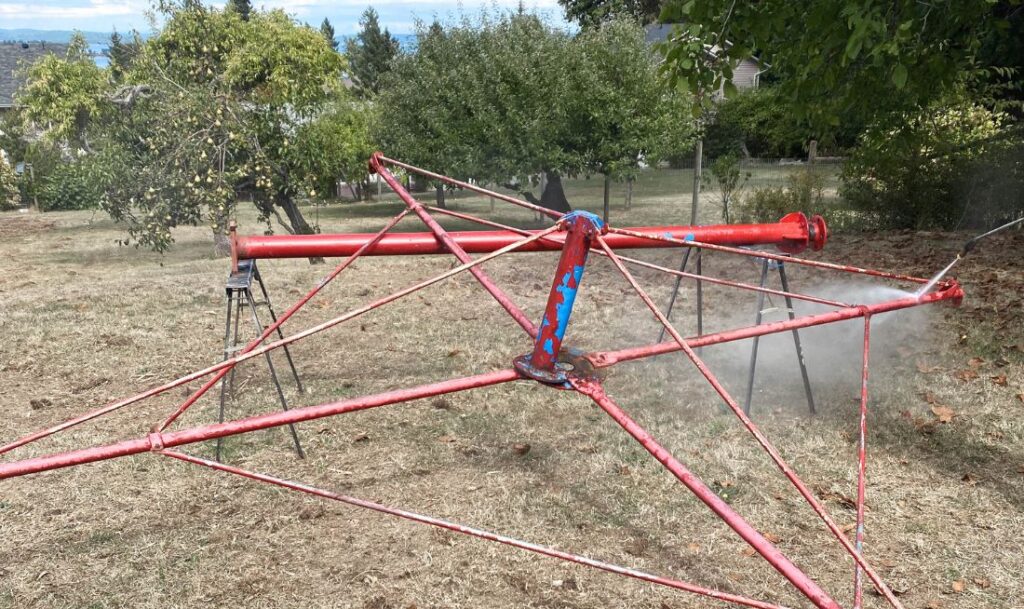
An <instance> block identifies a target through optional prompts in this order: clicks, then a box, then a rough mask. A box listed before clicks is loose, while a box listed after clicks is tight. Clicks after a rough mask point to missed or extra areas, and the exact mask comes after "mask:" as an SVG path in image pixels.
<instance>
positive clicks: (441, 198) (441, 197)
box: [435, 184, 446, 209]
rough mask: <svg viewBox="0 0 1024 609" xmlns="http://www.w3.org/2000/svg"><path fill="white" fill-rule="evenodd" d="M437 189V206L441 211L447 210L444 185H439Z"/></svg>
mask: <svg viewBox="0 0 1024 609" xmlns="http://www.w3.org/2000/svg"><path fill="white" fill-rule="evenodd" d="M435 188H436V189H437V206H438V207H440V208H441V209H446V208H445V204H444V185H443V184H438V185H437V186H435Z"/></svg>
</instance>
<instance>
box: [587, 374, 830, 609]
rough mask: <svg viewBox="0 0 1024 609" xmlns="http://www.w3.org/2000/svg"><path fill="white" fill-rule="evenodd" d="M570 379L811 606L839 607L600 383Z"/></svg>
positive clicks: (823, 608) (828, 608) (822, 608)
mask: <svg viewBox="0 0 1024 609" xmlns="http://www.w3.org/2000/svg"><path fill="white" fill-rule="evenodd" d="M570 382H571V383H572V386H573V387H574V388H575V389H576V390H577V391H579V392H580V393H582V394H583V395H586V396H587V397H589V398H590V399H592V400H593V401H594V403H595V404H597V405H598V406H599V407H600V408H601V410H604V411H605V412H606V413H608V416H610V417H611V418H612V419H614V420H615V422H616V423H618V424H619V425H620V426H621V427H622V428H623V429H624V430H626V433H628V434H629V435H631V436H633V439H635V440H636V441H637V442H639V443H640V445H641V446H643V447H644V448H645V449H646V450H647V452H649V453H651V456H653V457H654V458H655V459H657V460H658V462H659V463H661V464H662V465H664V466H665V469H667V470H668V471H670V472H672V475H674V476H675V477H676V478H677V479H678V480H679V481H680V482H681V483H683V485H684V486H686V488H688V489H690V492H692V493H693V494H694V495H696V496H697V498H698V499H700V500H701V501H702V502H704V504H705V505H707V506H708V507H709V508H711V511H713V512H714V513H715V514H716V515H718V517H719V518H721V519H722V521H723V522H725V524H727V525H729V527H730V528H731V529H732V530H734V531H736V534H737V535H739V536H740V537H741V538H743V540H744V541H746V542H747V543H748V544H750V546H751V547H752V548H754V549H755V550H756V551H757V553H758V554H760V555H761V556H763V557H764V559H765V560H767V561H768V562H769V563H770V564H771V565H772V566H773V567H775V569H776V570H777V571H778V572H779V573H781V574H782V576H783V577H785V578H786V579H788V580H789V581H790V583H792V584H793V585H794V586H795V587H796V588H797V589H798V590H800V592H802V593H803V594H804V596H806V597H807V598H808V599H810V601H811V602H812V603H814V604H815V606H817V607H819V608H820V609H840V607H839V604H838V603H837V602H835V601H834V600H832V598H831V597H830V596H829V595H828V594H827V593H826V592H825V591H824V590H822V589H821V588H820V587H819V586H818V585H817V584H816V583H814V580H812V579H811V578H809V577H807V575H806V574H805V573H804V572H803V571H801V570H800V569H799V568H798V567H797V566H796V565H794V564H793V563H792V562H790V560H789V559H788V558H787V557H786V555H785V554H783V553H782V552H780V551H779V549H778V548H776V547H775V546H774V545H773V544H772V542H770V541H768V540H767V539H765V537H764V535H762V534H761V533H760V532H759V531H758V530H757V529H755V528H754V527H752V526H750V524H749V523H748V522H747V521H746V520H744V519H743V517H742V516H740V515H739V514H737V513H736V511H735V510H733V509H732V507H730V506H729V504H728V503H726V502H725V501H724V500H723V499H722V498H721V497H719V496H718V495H717V494H715V492H714V491H712V490H711V489H710V488H708V487H707V485H706V484H704V482H703V481H702V480H701V479H700V478H699V477H697V476H695V475H694V474H693V472H691V471H690V470H689V469H688V468H687V467H686V466H685V465H683V464H682V463H680V462H679V461H678V460H677V459H676V458H675V457H673V456H672V453H670V452H669V451H667V450H666V449H665V448H664V447H663V446H661V444H659V443H658V441H657V440H655V439H654V438H653V437H652V436H651V434H649V433H647V430H645V429H644V428H643V427H641V426H640V425H639V424H638V423H637V422H636V421H634V420H633V419H632V418H630V416H629V415H628V414H626V412H625V411H624V410H622V408H621V407H620V406H619V405H618V404H616V403H615V401H614V400H612V399H611V398H609V397H608V396H607V395H606V394H605V392H604V388H603V387H601V384H600V383H598V382H596V381H590V380H583V379H576V378H572V379H571V380H570Z"/></svg>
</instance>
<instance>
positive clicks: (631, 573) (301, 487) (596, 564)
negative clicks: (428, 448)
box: [160, 450, 786, 609]
mask: <svg viewBox="0 0 1024 609" xmlns="http://www.w3.org/2000/svg"><path fill="white" fill-rule="evenodd" d="M160 454H162V455H166V456H168V457H171V458H173V459H178V460H179V461H184V462H186V463H193V464H195V465H201V466H204V467H208V468H210V469H214V470H219V471H222V472H227V473H229V474H235V475H236V476H241V477H243V478H248V479H250V480H256V481H257V482H265V483H267V484H273V485H275V486H280V487H282V488H286V489H289V490H293V491H298V492H301V493H306V494H309V495H314V496H316V497H322V498H324V499H330V500H332V501H338V502H340V503H345V504H348V505H351V506H355V507H360V508H365V509H368V510H373V511H375V512H380V513H382V514H388V515H390V516H397V517H398V518H404V519H406V520H411V521H412V522H418V523H421V524H428V525H430V526H434V527H439V528H442V529H447V530H449V531H452V532H454V533H461V534H463V535H469V536H470V537H476V538H478V539H485V540H487V541H494V542H497V543H501V544H505V545H507V546H511V547H513V548H519V549H521V550H526V551H528V552H534V553H536V554H540V555H542V556H548V557H551V558H557V559H559V560H565V561H569V562H573V563H576V564H580V565H584V566H587V567H592V568H594V569H599V570H601V571H607V572H609V573H615V574H617V575H625V576H626V577H632V578H635V579H639V580H641V581H645V582H648V583H652V584H657V585H659V586H666V587H668V588H675V589H676V590H682V591H684V592H692V593H694V594H699V595H701V596H707V597H709V598H713V599H715V600H719V601H723V602H727V603H735V604H737V605H744V606H746V607H754V608H756V609H786V608H785V607H782V606H780V605H775V604H773V603H766V602H763V601H759V600H755V599H751V598H747V597H744V596H738V595H736V594H730V593H728V592H721V591H719V590H713V589H709V588H704V587H703V586H696V585H693V584H689V583H686V582H683V581H679V580H675V579H669V578H666V577H661V576H658V575H652V574H650V573H645V572H643V571H638V570H636V569H631V568H629V567H622V566H619V565H614V564H610V563H606V562H603V561H600V560H594V559H593V558H587V557H586V556H580V555H578V554H570V553H569V552H563V551H561V550H556V549H554V548H550V547H547V546H542V545H538V544H535V543H530V542H528V541H520V540H518V539H515V538H513V537H508V536H506V535H501V534H498V533H492V532H490V531H484V530H482V529H476V528H473V527H468V526H466V525H462V524H457V523H454V522H449V521H447V520H441V519H440V518H434V517H432V516H424V515H422V514H417V513H415V512H409V511H407V510H402V509H398V508H393V507H389V506H386V505H382V504H380V503H375V502H373V501H367V500H365V499H359V498H357V497H351V496H348V495H340V494H338V493H333V492H331V491H326V490H323V489H319V488H316V487H312V486H309V485H306V484H301V483H299V482H292V481H290V480H283V479H281V478H275V477H273V476H268V475H266V474H260V473H257V472H253V471H249V470H245V469H241V468H239V467H232V466H230V465H224V464H223V463H218V462H216V461H210V460H209V459H202V458H200V457H193V456H191V455H186V454H184V453H180V452H177V451H173V450H165V451H161V453H160Z"/></svg>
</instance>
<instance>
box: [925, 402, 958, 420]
mask: <svg viewBox="0 0 1024 609" xmlns="http://www.w3.org/2000/svg"><path fill="white" fill-rule="evenodd" d="M931 410H932V414H934V415H935V418H937V419H938V420H939V423H949V422H950V421H952V420H953V417H955V416H956V413H955V412H953V409H952V408H950V407H949V406H942V405H939V404H936V405H934V406H932V409H931Z"/></svg>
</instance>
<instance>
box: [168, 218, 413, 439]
mask: <svg viewBox="0 0 1024 609" xmlns="http://www.w3.org/2000/svg"><path fill="white" fill-rule="evenodd" d="M408 213H409V210H408V209H403V210H402V211H401V212H399V213H398V215H396V216H395V217H394V218H391V220H389V221H388V223H387V224H385V225H384V228H382V229H380V230H379V231H377V233H375V234H374V235H373V237H372V238H371V239H370V240H369V241H367V242H366V244H365V245H364V246H363V247H361V248H359V249H358V250H356V251H355V252H353V253H352V255H350V256H348V257H347V258H345V260H343V261H342V262H341V263H340V264H339V265H338V266H336V267H335V268H334V270H333V271H331V272H330V273H328V274H327V276H325V277H324V278H323V279H321V280H320V281H319V282H318V283H317V284H316V285H315V286H313V289H311V290H309V291H308V292H306V295H305V296H303V297H302V298H300V299H298V300H297V301H295V304H293V305H292V306H290V307H288V310H287V311H285V312H284V313H282V314H281V315H280V316H279V317H278V318H277V319H276V320H275V321H274V323H272V324H270V325H269V326H267V327H266V328H264V330H263V332H261V333H260V335H259V336H257V337H256V338H255V339H253V340H252V341H250V342H249V344H247V345H246V346H245V347H244V348H243V349H242V350H241V352H240V354H241V355H244V354H246V353H248V352H250V351H252V350H253V349H255V348H256V347H258V346H260V345H262V344H263V341H265V340H267V339H268V338H270V335H271V334H273V333H274V332H276V331H277V329H278V328H280V327H281V326H282V325H284V322H286V321H288V320H289V319H291V317H292V315H295V313H296V312H298V310H299V309H301V308H302V307H304V306H305V305H306V303H307V302H309V301H310V300H312V299H313V297H314V296H316V295H317V294H319V293H320V291H321V290H323V289H324V288H325V287H326V286H327V284H329V283H330V282H331V281H333V280H334V278H335V277H337V276H338V275H340V274H341V272H342V271H344V270H345V269H347V268H348V267H349V266H350V265H351V264H352V263H353V262H355V261H356V259H357V258H359V257H360V256H361V255H363V254H364V253H366V250H368V249H371V248H373V246H374V244H375V243H377V241H379V240H380V239H381V237H383V236H384V235H385V234H386V233H387V232H388V231H389V230H391V229H392V228H394V227H395V225H396V224H398V223H399V222H401V221H402V219H403V218H405V216H406V215H407V214H408ZM231 234H232V235H234V234H235V226H234V222H232V224H231ZM233 266H234V270H238V260H237V259H233ZM233 368H234V366H233V365H232V366H229V367H227V368H222V369H221V370H220V371H218V372H217V373H216V374H214V375H213V376H212V377H211V378H209V379H208V380H207V381H206V382H205V383H203V385H202V387H200V388H199V389H198V390H196V392H195V393H193V394H192V395H190V396H189V397H188V399H186V400H185V401H184V402H182V403H181V405H180V406H178V408H177V409H176V410H175V411H174V412H172V413H171V414H170V415H169V416H168V417H167V418H166V419H164V420H163V422H162V423H159V424H157V425H156V426H154V427H153V431H163V430H165V429H167V428H168V427H169V426H170V425H171V423H173V422H174V421H175V420H176V419H177V418H178V417H180V416H181V415H182V414H184V413H185V411H186V410H188V409H189V408H191V407H192V405H193V404H195V403H196V402H197V401H199V399H200V398H201V397H203V396H204V395H206V393H207V392H208V391H209V390H210V389H212V388H213V387H214V385H216V384H217V383H218V382H220V380H221V379H222V378H224V377H225V376H227V374H228V372H230V371H231V370H232V369H233Z"/></svg>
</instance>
